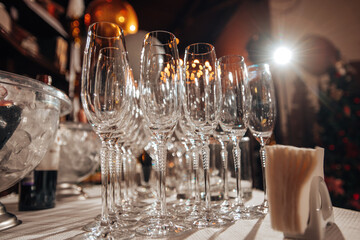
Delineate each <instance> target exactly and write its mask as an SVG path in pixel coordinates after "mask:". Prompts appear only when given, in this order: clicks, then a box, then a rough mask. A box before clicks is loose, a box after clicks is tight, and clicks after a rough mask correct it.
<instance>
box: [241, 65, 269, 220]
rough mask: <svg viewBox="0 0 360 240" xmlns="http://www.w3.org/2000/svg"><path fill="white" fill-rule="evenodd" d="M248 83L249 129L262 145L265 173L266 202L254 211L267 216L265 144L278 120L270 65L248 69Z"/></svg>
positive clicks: (262, 163) (265, 195)
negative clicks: (276, 119)
mask: <svg viewBox="0 0 360 240" xmlns="http://www.w3.org/2000/svg"><path fill="white" fill-rule="evenodd" d="M248 74H249V78H248V82H247V94H248V97H247V101H248V103H247V107H248V114H249V115H248V127H249V129H250V131H251V133H252V135H253V136H254V137H255V138H256V140H257V141H258V142H259V143H260V159H261V166H262V173H263V186H264V201H263V203H262V204H261V205H259V206H255V207H254V208H253V210H254V211H255V212H258V213H260V214H267V213H268V211H269V206H268V200H267V193H266V182H265V179H266V178H265V166H266V152H265V144H266V142H267V141H268V140H269V139H270V137H271V135H272V132H273V129H274V125H275V118H276V103H275V90H274V84H273V81H272V78H271V72H270V66H269V64H266V63H265V64H258V65H252V66H249V67H248Z"/></svg>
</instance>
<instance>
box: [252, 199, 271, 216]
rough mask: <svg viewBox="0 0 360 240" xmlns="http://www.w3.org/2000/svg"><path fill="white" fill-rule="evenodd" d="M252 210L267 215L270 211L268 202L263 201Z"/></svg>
mask: <svg viewBox="0 0 360 240" xmlns="http://www.w3.org/2000/svg"><path fill="white" fill-rule="evenodd" d="M250 211H252V212H256V213H258V214H261V215H266V214H268V213H269V206H268V204H267V202H264V203H262V204H261V205H257V206H254V207H252V208H251V209H250Z"/></svg>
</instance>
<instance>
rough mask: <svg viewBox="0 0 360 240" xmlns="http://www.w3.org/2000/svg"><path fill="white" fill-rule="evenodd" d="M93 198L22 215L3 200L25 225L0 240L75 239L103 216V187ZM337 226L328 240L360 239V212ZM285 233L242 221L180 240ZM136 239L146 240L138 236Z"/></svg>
mask: <svg viewBox="0 0 360 240" xmlns="http://www.w3.org/2000/svg"><path fill="white" fill-rule="evenodd" d="M85 191H87V192H88V193H89V198H88V199H86V200H78V201H58V202H57V203H56V207H55V208H53V209H47V210H41V211H25V212H19V211H18V207H17V200H18V199H17V196H16V195H11V196H6V197H3V198H0V201H1V202H2V203H3V204H5V207H6V209H7V211H8V212H10V213H13V214H15V215H16V216H17V217H18V218H19V219H20V220H21V221H22V224H20V225H18V226H16V227H14V228H10V229H7V230H5V231H2V232H0V239H1V240H7V239H11V240H12V239H19V240H21V239H26V240H28V239H56V240H59V239H69V238H70V239H71V237H73V236H76V235H78V234H80V233H82V232H83V231H82V230H81V228H82V226H84V225H85V224H86V223H88V222H90V221H92V220H93V218H94V217H95V216H96V215H97V214H99V213H100V209H101V199H100V188H99V187H98V186H97V187H93V188H89V189H85ZM262 199H263V195H262V192H261V191H256V190H254V191H253V198H252V199H251V200H250V201H249V202H247V205H254V204H258V203H261V201H262ZM334 217H335V224H332V225H331V226H330V227H328V228H327V231H326V238H325V239H334V240H335V239H336V240H341V239H349V240H353V239H360V212H357V211H351V210H346V209H341V208H334ZM283 238H284V237H283V234H282V233H281V232H277V231H274V230H272V228H271V225H270V217H269V215H267V216H266V217H265V218H263V219H257V220H239V221H237V222H236V223H234V224H232V225H230V226H227V227H224V228H207V229H200V230H194V231H190V232H189V233H186V234H184V235H182V236H181V237H179V238H178V239H188V240H201V239H224V240H230V239H247V240H249V239H266V240H268V239H283ZM136 239H144V237H137V238H136Z"/></svg>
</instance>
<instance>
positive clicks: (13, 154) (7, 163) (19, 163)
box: [1, 129, 31, 172]
mask: <svg viewBox="0 0 360 240" xmlns="http://www.w3.org/2000/svg"><path fill="white" fill-rule="evenodd" d="M30 143H31V136H30V134H29V133H28V132H26V131H24V130H21V129H18V130H17V131H15V132H14V134H13V135H12V136H11V138H10V139H9V141H8V142H7V143H6V145H5V146H4V147H3V149H5V151H4V153H3V154H4V159H2V160H1V169H2V170H6V171H7V172H18V171H23V169H24V168H25V166H26V165H27V163H28V160H29V147H28V146H29V145H30ZM8 153H10V156H8Z"/></svg>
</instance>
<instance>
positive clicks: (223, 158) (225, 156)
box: [219, 140, 229, 200]
mask: <svg viewBox="0 0 360 240" xmlns="http://www.w3.org/2000/svg"><path fill="white" fill-rule="evenodd" d="M219 142H220V144H221V152H220V155H221V161H222V163H223V184H224V185H223V191H224V200H228V199H229V186H228V174H227V172H228V171H227V170H228V151H227V142H224V141H223V140H220V141H219Z"/></svg>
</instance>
